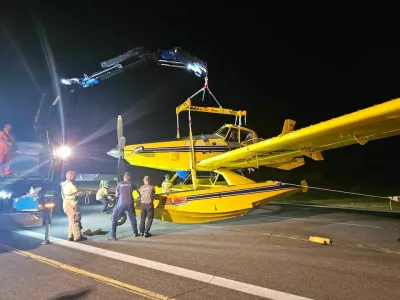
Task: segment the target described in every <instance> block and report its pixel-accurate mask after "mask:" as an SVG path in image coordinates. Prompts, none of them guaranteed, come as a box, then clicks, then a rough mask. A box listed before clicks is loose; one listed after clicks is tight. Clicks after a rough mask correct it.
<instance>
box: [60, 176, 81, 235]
mask: <svg viewBox="0 0 400 300" xmlns="http://www.w3.org/2000/svg"><path fill="white" fill-rule="evenodd" d="M77 192H78V188H77V187H76V185H75V183H74V182H73V181H71V180H68V179H67V180H66V181H64V182H63V183H62V187H61V195H62V199H63V209H64V213H65V214H66V215H67V216H68V240H74V241H79V240H83V239H85V238H84V237H83V235H82V233H81V229H80V222H81V212H80V209H79V203H78V199H77V196H76V193H77Z"/></svg>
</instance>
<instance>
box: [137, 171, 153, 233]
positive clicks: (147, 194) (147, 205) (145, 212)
mask: <svg viewBox="0 0 400 300" xmlns="http://www.w3.org/2000/svg"><path fill="white" fill-rule="evenodd" d="M143 183H144V185H142V186H141V187H140V189H139V191H140V203H141V206H142V210H141V213H140V235H141V236H142V237H145V238H148V237H150V236H151V234H150V228H151V225H152V223H153V218H154V197H155V189H154V186H152V185H150V177H149V176H144V178H143ZM146 217H147V223H146ZM145 225H146V226H145Z"/></svg>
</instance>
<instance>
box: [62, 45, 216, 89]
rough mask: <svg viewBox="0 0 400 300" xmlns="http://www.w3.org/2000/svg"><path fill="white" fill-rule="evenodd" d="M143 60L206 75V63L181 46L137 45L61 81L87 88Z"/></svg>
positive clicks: (202, 76)
mask: <svg viewBox="0 0 400 300" xmlns="http://www.w3.org/2000/svg"><path fill="white" fill-rule="evenodd" d="M144 62H153V63H156V64H157V65H159V66H165V67H172V68H180V69H186V70H188V71H190V72H192V73H193V74H194V75H196V76H197V77H200V78H207V75H208V71H207V63H206V62H204V61H202V60H200V59H198V58H197V57H195V56H194V55H192V54H190V53H188V52H186V51H184V50H183V49H181V47H175V48H171V49H167V50H157V51H155V52H149V51H148V50H146V49H145V48H144V47H137V48H134V49H131V50H129V51H128V52H126V53H124V54H122V55H119V56H117V57H114V58H112V59H110V60H107V61H103V62H102V63H101V64H100V65H101V67H102V70H100V71H97V72H95V73H93V74H91V75H87V74H83V75H82V76H81V77H75V78H69V79H65V78H63V79H61V83H62V84H64V85H71V86H72V85H78V86H80V87H82V88H88V87H90V86H93V85H96V84H99V83H100V82H101V81H103V80H106V79H108V78H110V77H112V76H115V75H117V74H119V73H121V72H124V71H125V70H127V69H129V68H132V67H134V66H137V65H138V64H141V63H144Z"/></svg>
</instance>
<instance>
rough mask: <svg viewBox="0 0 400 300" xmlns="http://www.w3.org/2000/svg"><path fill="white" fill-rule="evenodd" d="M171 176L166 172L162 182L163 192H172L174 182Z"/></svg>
mask: <svg viewBox="0 0 400 300" xmlns="http://www.w3.org/2000/svg"><path fill="white" fill-rule="evenodd" d="M170 179H171V176H170V175H169V174H165V180H164V181H163V183H162V184H161V188H162V193H169V192H171V188H172V182H171V180H170Z"/></svg>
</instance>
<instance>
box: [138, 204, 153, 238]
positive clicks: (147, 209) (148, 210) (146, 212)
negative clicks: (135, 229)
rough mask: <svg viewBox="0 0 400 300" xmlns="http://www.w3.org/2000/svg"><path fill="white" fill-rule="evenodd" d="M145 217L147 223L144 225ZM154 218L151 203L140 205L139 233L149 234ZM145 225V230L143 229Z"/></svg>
mask: <svg viewBox="0 0 400 300" xmlns="http://www.w3.org/2000/svg"><path fill="white" fill-rule="evenodd" d="M146 217H147V223H146ZM153 218H154V205H153V204H152V203H148V204H147V203H142V211H141V213H140V233H149V231H150V228H151V225H152V224H153ZM145 224H146V228H145Z"/></svg>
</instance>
